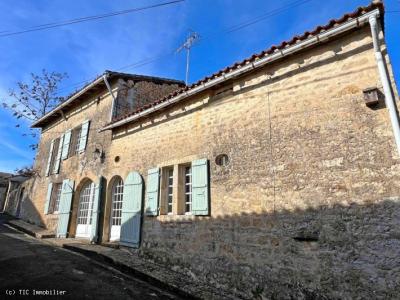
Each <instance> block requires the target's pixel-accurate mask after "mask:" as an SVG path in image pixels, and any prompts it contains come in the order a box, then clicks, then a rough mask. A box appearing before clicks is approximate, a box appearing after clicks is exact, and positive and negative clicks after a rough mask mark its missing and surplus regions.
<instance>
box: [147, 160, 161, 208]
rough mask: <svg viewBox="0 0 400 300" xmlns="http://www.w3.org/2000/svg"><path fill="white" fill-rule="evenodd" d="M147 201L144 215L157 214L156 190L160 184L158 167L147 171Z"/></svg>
mask: <svg viewBox="0 0 400 300" xmlns="http://www.w3.org/2000/svg"><path fill="white" fill-rule="evenodd" d="M147 174H148V175H147V187H146V190H147V202H146V215H148V216H157V215H158V194H159V193H158V190H159V186H160V170H159V169H158V168H155V169H150V170H149V171H148V173H147Z"/></svg>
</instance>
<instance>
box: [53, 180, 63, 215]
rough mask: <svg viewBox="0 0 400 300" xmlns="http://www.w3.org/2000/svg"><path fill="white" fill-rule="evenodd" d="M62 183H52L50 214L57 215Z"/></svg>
mask: <svg viewBox="0 0 400 300" xmlns="http://www.w3.org/2000/svg"><path fill="white" fill-rule="evenodd" d="M61 191H62V183H54V184H53V191H52V195H51V203H52V212H53V213H57V212H58V210H59V208H60V200H61Z"/></svg>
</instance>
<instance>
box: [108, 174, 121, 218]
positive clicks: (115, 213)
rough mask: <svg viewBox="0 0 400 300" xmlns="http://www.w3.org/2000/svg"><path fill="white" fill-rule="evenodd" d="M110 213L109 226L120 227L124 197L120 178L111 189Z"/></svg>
mask: <svg viewBox="0 0 400 300" xmlns="http://www.w3.org/2000/svg"><path fill="white" fill-rule="evenodd" d="M111 196H112V212H111V216H112V219H111V225H114V226H121V220H122V218H121V215H122V200H123V196H124V181H123V180H122V178H119V179H117V180H116V181H115V182H114V185H113V189H112V195H111Z"/></svg>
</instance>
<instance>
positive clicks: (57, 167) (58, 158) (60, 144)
mask: <svg viewBox="0 0 400 300" xmlns="http://www.w3.org/2000/svg"><path fill="white" fill-rule="evenodd" d="M63 144H64V135H62V136H61V137H60V139H59V140H58V151H57V156H56V160H55V161H54V168H53V174H58V172H59V171H60V163H61V154H62V149H63Z"/></svg>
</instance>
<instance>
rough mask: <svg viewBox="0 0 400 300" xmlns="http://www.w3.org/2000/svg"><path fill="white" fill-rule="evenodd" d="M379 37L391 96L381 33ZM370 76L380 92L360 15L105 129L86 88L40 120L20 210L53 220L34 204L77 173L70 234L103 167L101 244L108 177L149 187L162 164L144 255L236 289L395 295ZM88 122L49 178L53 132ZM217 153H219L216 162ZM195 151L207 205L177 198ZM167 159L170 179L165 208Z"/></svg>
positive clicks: (389, 212)
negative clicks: (351, 23)
mask: <svg viewBox="0 0 400 300" xmlns="http://www.w3.org/2000/svg"><path fill="white" fill-rule="evenodd" d="M380 42H381V49H382V51H383V53H384V57H385V62H386V65H387V67H388V70H389V73H390V74H389V75H390V78H391V83H392V87H393V89H394V93H395V94H396V99H398V96H397V91H396V88H395V83H394V80H393V75H392V71H391V66H390V61H389V57H388V55H387V53H386V48H385V43H384V36H383V31H381V32H380ZM370 87H376V88H377V89H378V90H379V91H381V90H382V84H381V80H380V77H379V73H378V69H377V64H376V61H375V56H374V51H373V44H372V38H371V31H370V28H369V26H368V25H365V26H361V27H360V28H355V29H352V30H349V31H347V32H345V33H343V34H342V35H340V36H337V37H335V38H334V39H332V40H329V41H325V42H323V43H321V44H319V45H318V46H315V47H312V48H309V49H306V50H304V51H301V52H299V53H297V54H294V55H291V56H287V57H285V58H284V59H282V60H278V61H276V62H273V63H270V64H267V65H266V66H265V67H263V68H261V69H258V70H255V71H252V72H248V73H245V74H243V75H242V76H240V77H238V78H235V79H233V80H227V81H224V82H222V83H221V84H220V85H219V86H218V87H215V88H213V89H208V90H205V91H204V92H201V93H197V94H195V95H193V96H189V97H187V98H186V99H184V101H180V102H177V103H175V104H174V105H171V106H168V107H166V108H165V109H163V110H159V111H155V112H154V113H152V114H150V115H148V116H146V117H143V118H140V119H137V120H136V121H132V122H130V123H127V124H126V125H123V126H119V127H116V128H114V129H112V130H108V131H102V132H99V129H101V128H103V127H104V126H105V125H106V124H108V123H109V121H110V120H109V115H110V110H111V106H112V97H111V96H110V94H109V92H108V91H107V89H101V90H99V91H97V92H96V93H91V94H89V95H85V94H83V96H82V97H81V98H80V99H81V100H80V101H78V102H77V103H75V104H74V106H73V107H72V108H70V109H68V110H66V111H65V112H64V114H65V119H63V118H62V117H61V116H60V117H58V118H57V119H52V120H50V121H48V122H46V123H43V124H42V125H41V126H40V127H42V131H43V132H42V137H41V140H40V144H39V149H38V152H37V156H36V168H37V169H39V170H41V172H40V177H36V178H33V179H32V180H31V181H30V182H29V184H27V190H29V191H30V192H29V195H30V196H29V197H26V198H25V199H24V201H23V203H22V208H21V216H22V217H23V218H25V219H27V220H29V221H32V222H36V223H38V224H42V225H44V226H47V227H48V228H50V229H56V226H57V218H58V216H57V214H51V213H50V214H44V213H43V211H44V207H45V202H46V193H47V189H48V184H49V183H50V182H61V181H62V180H64V179H70V180H74V182H75V188H74V196H73V199H72V207H71V209H72V214H71V216H70V221H69V227H68V236H69V237H74V236H75V231H76V222H77V221H76V219H77V214H78V209H79V194H80V192H81V190H82V187H83V186H84V185H85V183H86V182H88V181H89V180H91V181H93V182H94V181H96V180H97V179H98V177H99V176H103V177H104V179H105V183H104V184H103V186H104V187H105V188H104V192H103V194H102V195H101V197H102V201H101V203H102V205H101V209H100V210H101V214H100V219H99V220H100V221H99V232H100V237H101V238H100V240H101V242H107V241H108V240H109V237H110V226H111V225H110V218H111V217H112V216H111V215H112V214H111V209H112V205H113V204H112V196H111V194H112V192H111V189H112V186H113V183H114V182H115V178H116V176H120V178H122V179H124V178H126V177H127V175H128V173H129V172H131V171H133V170H134V171H137V172H138V173H139V174H141V176H142V177H143V181H144V183H145V188H146V183H147V174H148V170H149V169H152V168H156V167H157V168H159V169H160V170H161V185H160V200H159V201H160V214H159V215H157V216H146V215H144V216H143V220H142V228H141V234H142V237H141V243H140V247H139V250H138V255H140V256H141V257H144V258H146V259H148V260H149V263H151V262H152V261H156V262H158V263H163V264H165V265H167V266H169V267H170V268H171V269H172V270H174V271H176V272H184V273H188V274H191V276H192V277H193V278H195V279H196V280H199V281H204V282H206V283H207V284H209V285H213V286H214V287H217V288H220V289H222V290H225V291H227V293H229V294H231V295H232V296H234V297H239V298H257V297H261V296H264V297H266V298H270V299H278V298H279V299H315V298H321V299H324V298H329V299H365V298H373V299H375V298H397V297H399V294H398V293H399V290H400V255H399V252H400V201H399V196H400V194H399V192H400V186H399V185H400V180H399V179H400V178H399V177H400V176H399V174H400V173H399V172H400V164H399V163H400V161H399V156H398V154H397V150H396V145H395V143H394V139H393V133H392V130H391V124H390V119H389V116H388V112H387V108H386V107H385V105H384V100H382V99H380V100H379V101H380V102H379V103H378V104H377V105H376V106H374V107H368V106H366V104H365V100H364V95H363V90H365V89H367V88H370ZM113 90H114V92H117V90H118V88H117V85H116V84H113ZM88 119H89V120H91V124H90V130H89V134H88V141H87V147H86V150H85V152H84V153H82V154H79V155H75V156H73V157H70V158H68V159H66V160H63V161H62V163H61V170H60V172H59V173H58V174H52V175H50V176H45V166H46V164H47V160H48V153H49V147H50V141H51V140H52V139H54V138H56V137H58V136H59V135H60V133H62V132H65V131H66V130H67V129H70V128H74V127H75V126H77V125H79V124H81V123H82V122H83V121H84V120H88ZM96 149H100V150H101V151H102V152H103V153H104V157H102V158H100V157H99V156H98V155H97V154H96V153H97V152H96V151H95V150H96ZM220 154H226V155H227V157H228V159H229V163H228V164H226V165H223V166H220V165H217V164H216V160H215V159H216V157H217V156H218V155H220ZM117 157H118V159H117ZM200 158H206V159H207V160H208V161H209V164H210V172H209V186H210V213H209V215H208V216H194V215H188V214H184V213H183V210H182V209H183V206H182V205H183V204H182V202H181V200H179V199H181V196H180V195H181V190H182V188H183V187H182V182H181V181H180V180H181V179H180V176H181V175H182V166H183V167H184V166H186V165H187V164H188V163H190V162H191V161H193V160H195V159H200ZM164 169H173V170H174V171H175V172H174V173H173V174H174V175H173V176H174V178H173V179H174V182H179V184H177V185H174V186H173V188H172V191H171V193H172V194H171V195H173V196H174V199H177V200H178V201H175V202H173V203H172V205H173V207H172V213H171V214H167V213H166V211H167V209H166V205H167V203H166V202H165V201H166V200H165V199H166V198H165V193H167V191H168V184H167V183H166V181H165V173H163V170H164ZM144 201H147V200H146V199H145V200H144Z"/></svg>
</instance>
